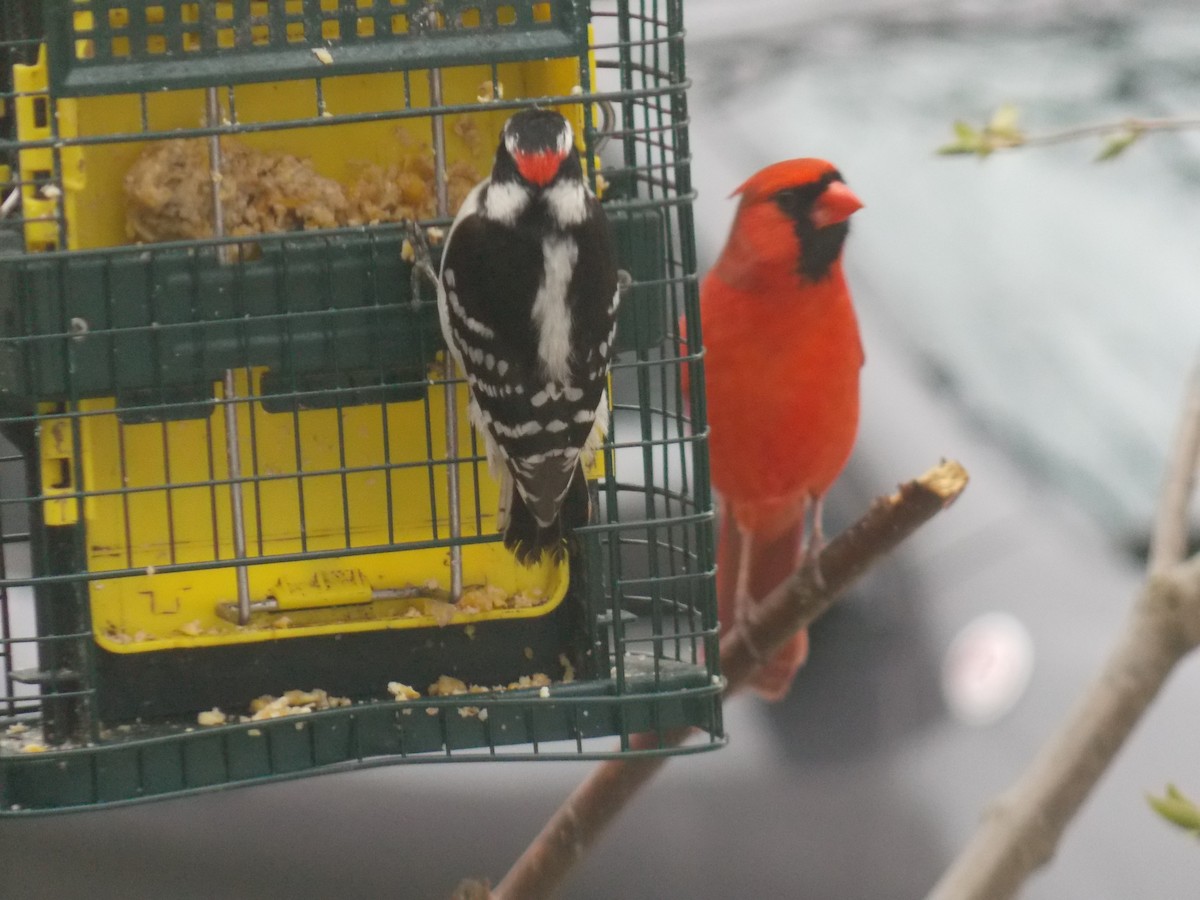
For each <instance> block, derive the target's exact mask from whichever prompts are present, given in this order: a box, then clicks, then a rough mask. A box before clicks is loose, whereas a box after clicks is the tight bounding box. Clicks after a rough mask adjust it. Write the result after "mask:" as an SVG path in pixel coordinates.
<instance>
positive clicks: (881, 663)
mask: <svg viewBox="0 0 1200 900" xmlns="http://www.w3.org/2000/svg"><path fill="white" fill-rule="evenodd" d="M685 14H686V20H687V24H688V41H689V51H688V66H689V71H690V74H691V76H692V78H693V80H694V89H693V91H692V93H691V95H690V103H691V112H692V130H691V146H692V150H693V154H694V169H693V175H694V182H695V184H696V185H697V188H698V190H699V199H698V201H697V205H696V220H697V234H698V241H699V248H700V257H701V262H702V268H706V267H707V264H708V263H709V262H710V261H711V260H712V259H713V258H714V256H715V254H716V252H717V251H718V250H719V249H720V246H721V243H722V242H723V240H724V237H725V234H726V231H727V229H728V226H729V222H730V220H731V218H732V214H733V209H734V203H733V202H732V201H730V200H728V199H727V195H728V194H729V193H730V191H732V190H733V189H734V188H735V187H736V186H737V185H738V184H739V183H740V182H741V181H742V180H743V179H744V178H745V177H747V176H748V175H749V174H750V173H752V172H753V171H754V170H756V169H757V168H759V167H761V166H762V165H765V164H767V163H770V162H773V161H775V160H777V159H782V158H786V157H791V156H823V157H826V158H828V159H831V160H833V161H834V162H835V163H836V164H837V165H838V166H839V168H840V169H841V171H842V173H843V174H844V175H845V177H846V180H847V181H848V182H849V183H850V185H851V186H852V187H853V188H854V190H855V191H856V193H858V194H859V196H860V197H862V198H863V200H864V201H865V202H866V204H867V207H866V209H864V210H863V211H862V212H861V213H860V214H858V215H856V216H855V219H854V228H853V231H852V234H851V238H850V241H849V244H848V249H847V266H848V272H849V278H850V282H851V287H852V289H853V291H854V294H855V298H856V301H857V303H858V307H859V310H860V315H861V320H862V326H863V333H864V343H865V345H866V349H867V360H868V361H867V367H866V369H865V373H864V375H865V381H864V388H863V408H864V412H863V424H862V430H861V434H860V438H859V443H858V446H857V448H856V451H855V456H854V458H853V461H852V464H851V467H850V469H849V470H848V471H847V473H846V475H845V477H844V478H843V480H842V482H841V483H840V484H839V485H838V487H837V488H836V489H835V495H834V496H833V497H831V500H830V506H831V509H830V513H829V518H830V520H831V521H829V522H828V525H829V529H830V531H833V530H836V528H837V526H839V525H841V524H845V523H846V522H848V521H850V520H851V519H852V518H854V517H855V516H856V515H857V514H858V513H859V512H861V510H862V509H863V508H864V507H865V505H866V504H867V503H868V502H869V500H870V498H871V497H872V496H874V495H876V494H878V493H882V492H885V491H887V490H889V489H891V488H892V487H893V486H894V485H895V484H896V483H897V482H899V481H902V480H905V479H907V478H909V477H912V476H914V475H916V474H919V473H920V472H921V471H923V470H924V469H926V468H928V467H929V466H930V465H932V464H934V463H935V462H937V461H938V460H939V459H940V458H942V457H953V458H956V459H958V460H960V461H961V462H962V463H963V464H964V465H966V466H967V468H968V469H969V470H970V472H971V476H972V484H971V486H970V488H969V489H968V491H967V493H966V494H965V495H964V497H963V498H962V500H961V501H960V502H959V503H958V504H957V505H956V506H955V507H954V508H953V509H952V510H951V511H950V512H948V513H947V514H946V515H944V516H942V517H940V518H939V519H938V520H937V521H935V522H934V523H933V524H932V525H931V526H929V527H928V528H926V529H925V530H924V531H923V532H922V533H921V534H919V535H918V536H917V538H916V539H914V540H913V541H911V542H909V544H908V545H906V546H905V548H904V549H903V552H901V553H898V554H897V555H896V556H895V557H893V558H891V559H890V560H888V561H887V562H886V563H885V564H884V565H882V566H880V567H879V568H877V569H876V570H875V571H874V572H873V574H872V575H871V576H870V578H869V579H868V580H867V581H866V582H865V583H864V584H863V585H862V586H861V587H860V588H859V589H858V590H856V591H855V593H854V594H853V596H851V597H849V598H848V599H847V600H846V601H845V602H844V603H843V604H841V605H840V606H839V607H838V608H837V609H836V610H835V611H834V612H833V613H831V614H830V615H829V616H827V617H826V618H825V619H823V620H822V621H821V622H820V623H819V625H818V626H817V628H816V629H815V630H814V637H813V650H812V658H811V662H810V664H809V666H808V667H807V668H806V669H805V670H804V672H803V673H802V674H801V677H800V679H799V681H798V682H797V684H796V687H795V688H794V690H793V693H792V695H791V696H790V697H789V698H788V699H787V700H786V701H784V702H783V703H781V704H778V705H775V706H770V707H768V706H765V705H763V704H761V703H759V702H758V701H757V700H754V699H751V698H741V699H739V700H737V701H735V702H733V703H731V704H730V705H729V707H728V708H727V718H726V724H727V728H728V731H729V733H730V746H729V747H728V748H727V749H724V750H721V751H720V752H717V753H712V754H705V755H701V756H697V757H691V758H683V759H679V760H675V761H673V762H671V763H670V764H669V766H668V767H667V769H666V771H665V773H664V775H663V776H662V777H661V778H660V779H659V781H658V782H657V783H655V784H654V786H653V787H652V788H651V789H650V790H649V791H647V792H646V793H645V794H644V795H643V796H642V797H640V798H639V799H638V801H637V802H636V803H635V805H634V806H633V807H632V808H631V809H630V810H628V811H627V812H626V814H625V815H624V816H623V817H622V818H621V819H619V820H618V822H617V823H616V825H615V827H614V828H613V830H612V832H611V833H610V834H609V835H608V836H607V837H606V838H605V839H604V841H603V842H602V843H601V845H600V846H599V847H598V848H597V850H596V852H595V853H594V854H592V855H591V856H590V857H589V858H588V859H587V860H586V861H585V862H584V863H583V865H582V866H581V867H580V869H579V871H578V873H577V875H576V877H575V878H574V879H573V881H572V882H571V884H570V885H569V887H568V888H567V889H566V891H565V895H566V896H568V897H577V898H588V900H591V898H596V900H599V898H613V897H630V898H642V897H645V898H656V897H675V896H679V897H683V896H688V897H698V898H733V897H784V896H787V897H804V898H876V897H880V898H905V897H920V896H923V895H924V893H925V891H926V890H927V889H928V888H929V887H930V886H931V885H932V884H933V882H934V881H935V880H936V878H937V876H938V875H939V873H940V872H941V870H942V869H943V868H944V867H945V865H946V864H947V863H948V861H949V860H950V859H951V858H952V856H953V855H954V853H955V852H956V851H957V849H958V848H959V847H960V846H961V845H962V844H963V843H964V842H965V840H966V839H967V837H968V836H969V834H970V831H971V829H972V828H973V826H974V823H975V822H976V821H977V819H978V816H979V815H980V813H981V812H982V811H983V809H984V808H985V805H986V803H987V801H988V799H989V798H990V797H991V796H993V795H994V794H995V793H996V792H997V791H999V790H1001V789H1002V788H1004V787H1005V786H1006V785H1007V784H1008V783H1009V782H1011V780H1012V779H1013V778H1014V777H1015V776H1016V775H1017V774H1018V773H1019V772H1020V771H1021V770H1022V769H1023V767H1024V766H1025V764H1026V763H1027V762H1028V760H1029V759H1030V757H1031V755H1032V754H1033V753H1034V751H1035V750H1036V748H1037V747H1039V746H1040V745H1041V743H1042V742H1043V741H1044V739H1045V738H1046V736H1047V735H1048V734H1049V733H1050V732H1051V731H1052V730H1053V729H1054V728H1055V727H1056V726H1057V725H1058V723H1059V722H1060V721H1061V720H1062V718H1063V717H1064V716H1065V715H1066V713H1067V711H1068V710H1069V709H1070V706H1071V703H1072V701H1073V699H1074V697H1075V696H1076V695H1077V693H1078V692H1079V690H1080V689H1081V688H1082V686H1083V685H1084V684H1085V683H1086V682H1087V681H1088V680H1089V679H1090V677H1091V676H1092V675H1093V674H1094V672H1095V671H1096V669H1097V668H1098V666H1099V664H1100V662H1101V660H1102V659H1103V656H1104V654H1105V653H1106V652H1107V650H1108V648H1109V646H1110V645H1111V644H1112V643H1113V640H1114V636H1115V635H1116V633H1117V631H1118V630H1119V628H1120V627H1121V624H1122V621H1123V618H1124V615H1125V612H1126V610H1127V608H1128V606H1129V603H1130V600H1131V598H1132V596H1133V593H1134V592H1135V590H1136V588H1137V585H1138V584H1139V582H1140V578H1141V567H1142V564H1143V558H1142V557H1143V554H1144V550H1145V544H1146V540H1147V535H1148V525H1149V521H1150V516H1151V513H1152V509H1153V505H1154V502H1155V498H1156V495H1157V492H1158V487H1159V480H1160V477H1161V472H1162V463H1163V456H1164V453H1165V450H1166V448H1167V446H1168V445H1169V443H1170V440H1171V437H1172V435H1173V432H1174V428H1175V416H1176V413H1177V409H1178V407H1179V404H1180V402H1181V398H1182V385H1183V381H1184V378H1185V376H1186V374H1187V370H1188V367H1189V365H1190V364H1191V362H1192V360H1193V358H1194V357H1195V355H1196V351H1197V345H1198V343H1200V341H1198V339H1197V336H1198V335H1200V302H1198V299H1197V298H1198V295H1200V253H1197V241H1198V240H1200V238H1198V235H1200V202H1198V200H1200V133H1187V132H1183V133H1179V134H1163V135H1155V136H1150V137H1147V138H1146V139H1145V140H1144V141H1143V142H1142V143H1140V144H1138V145H1137V146H1135V147H1134V148H1133V149H1131V150H1130V151H1129V152H1128V153H1127V154H1126V155H1124V156H1122V157H1121V158H1120V159H1118V160H1116V161H1114V162H1111V163H1106V164H1103V165H1092V164H1091V162H1090V160H1091V159H1092V158H1093V157H1094V156H1095V154H1096V153H1097V152H1098V150H1099V145H1098V144H1096V143H1087V142H1081V143H1070V144H1065V145H1062V146H1058V147H1052V148H1039V149H1028V150H1024V151H1019V152H1014V153H1006V154H999V155H996V156H993V157H992V158H990V159H988V160H986V161H983V162H980V161H978V160H974V159H970V158H942V157H938V156H936V155H935V154H934V150H935V149H936V148H937V147H938V146H939V145H940V144H942V143H945V142H946V141H948V140H949V139H950V135H951V123H952V121H953V120H954V119H956V118H963V119H967V120H969V121H973V122H976V123H980V124H981V123H982V122H983V121H985V120H986V119H987V118H988V117H989V116H990V114H991V112H992V111H993V110H994V109H995V108H996V107H997V106H999V105H1000V104H1002V103H1013V104H1016V105H1017V106H1018V107H1019V108H1020V110H1021V114H1022V123H1023V125H1024V126H1025V127H1027V128H1028V129H1029V130H1031V131H1047V130H1053V129H1056V128H1059V127H1064V126H1068V125H1075V124H1082V123H1089V122H1095V121H1106V120H1112V119H1118V118H1121V117H1124V116H1129V115H1137V116H1171V115H1180V116H1183V115H1195V114H1197V113H1200V61H1198V58H1197V56H1196V52H1195V48H1196V47H1197V46H1200V13H1198V12H1197V10H1196V8H1195V4H1194V3H1192V2H1184V0H1180V2H1170V0H1139V2H1136V3H1134V2H1115V0H1108V2H1105V0H1099V2H1088V3H1083V2H1055V0H1021V2H1011V3H999V2H993V0H976V2H964V3H948V2H913V0H907V2H905V0H852V2H851V0H847V2H843V3H840V4H831V3H818V2H816V0H805V2H800V0H741V2H739V3H736V4H732V3H728V2H725V0H687V2H686V9H685ZM964 633H965V635H966V637H963V635H964ZM956 638H958V640H956ZM1198 689H1200V666H1198V665H1197V664H1196V662H1195V661H1193V662H1190V663H1188V664H1186V665H1185V666H1183V667H1182V668H1181V670H1180V671H1179V672H1178V673H1177V674H1176V676H1175V678H1174V679H1173V680H1172V681H1171V682H1170V684H1169V685H1168V688H1167V690H1166V691H1165V692H1164V694H1163V696H1162V697H1161V698H1160V700H1159V702H1158V703H1157V704H1156V705H1155V707H1154V708H1153V710H1152V712H1151V714H1150V716H1149V718H1148V720H1147V721H1146V722H1145V723H1143V725H1142V726H1141V727H1140V728H1139V730H1138V731H1137V732H1136V734H1135V735H1134V737H1133V739H1132V741H1131V743H1130V745H1129V746H1128V747H1127V748H1126V749H1125V751H1124V752H1123V753H1122V755H1121V756H1120V757H1119V759H1118V761H1117V764H1116V766H1115V767H1114V768H1113V769H1112V770H1111V771H1110V772H1109V773H1108V775H1107V776H1106V777H1105V779H1104V781H1103V782H1102V783H1101V786H1100V789H1099V790H1098V792H1097V793H1096V794H1095V795H1094V796H1093V797H1092V798H1091V799H1090V800H1089V801H1088V803H1087V804H1086V805H1085V807H1084V809H1083V811H1082V813H1081V815H1080V817H1079V819H1078V820H1077V822H1076V824H1075V825H1074V827H1073V828H1072V829H1071V831H1070V832H1069V833H1068V835H1067V838H1066V840H1065V842H1064V844H1063V846H1062V847H1061V850H1060V852H1059V854H1058V856H1057V857H1056V858H1055V860H1054V861H1053V862H1052V863H1051V864H1050V865H1049V866H1048V867H1047V869H1046V870H1045V871H1044V872H1042V873H1041V874H1039V875H1038V876H1036V878H1035V879H1034V880H1033V881H1032V882H1031V883H1030V885H1029V888H1028V890H1027V892H1026V893H1025V895H1024V896H1026V897H1030V898H1045V900H1049V898H1089V900H1103V898H1114V900H1115V898H1128V897H1132V896H1145V897H1156V898H1185V897H1194V896H1195V885H1196V883H1197V872H1198V871H1200V849H1198V848H1197V847H1196V846H1195V845H1194V842H1191V841H1189V840H1187V839H1186V838H1184V837H1183V836H1181V835H1180V834H1178V833H1176V832H1175V831H1173V830H1172V829H1171V828H1170V827H1169V826H1167V825H1166V824H1165V823H1163V822H1162V821H1161V820H1159V819H1158V818H1157V817H1156V816H1155V815H1154V814H1153V813H1151V812H1150V810H1149V809H1148V807H1147V806H1146V803H1145V799H1144V798H1145V793H1146V792H1147V791H1160V790H1161V789H1162V787H1163V785H1164V784H1165V783H1166V782H1167V781H1175V782H1177V783H1178V784H1180V786H1181V787H1182V788H1183V789H1184V790H1185V792H1189V793H1191V794H1192V795H1193V796H1196V795H1200V775H1198V774H1197V772H1196V769H1195V766H1194V760H1195V759H1196V758H1198V757H1200V726H1198V723H1197V719H1196V715H1195V702H1194V698H1195V697H1196V695H1197V691H1198ZM587 770H588V766H587V765H586V764H575V763H562V764H546V763H542V764H512V763H510V764H495V765H493V764H486V765H485V764H469V765H440V766H421V765H409V766H399V767H393V768H389V769H379V770H368V771H361V772H357V773H350V774H340V775H328V776H322V777H318V778H309V779H305V780H301V781H297V782H294V783H287V784H277V785H270V786H263V787H256V788H244V789H239V790H235V791H229V792H223V793H214V794H209V795H204V796H199V797H194V798H190V799H186V800H174V801H166V802H160V803H154V804H149V805H145V806H137V807H130V808H127V809H117V810H112V811H107V812H103V813H75V814H70V815H65V816H58V817H49V818H40V819H36V820H31V821H19V822H12V821H3V822H0V869H2V870H3V871H4V873H5V874H4V876H3V880H4V885H5V888H6V893H7V895H9V896H13V897H18V896H19V897H23V898H37V897H47V898H74V897H85V896H86V897H93V898H107V897H122V898H133V897H151V896H163V897H173V898H243V897H245V898H250V897H254V898H276V897H287V898H325V897H330V896H343V897H364V898H368V897H369V898H374V897H383V896H394V897H421V898H423V897H442V896H446V895H448V893H449V892H450V890H451V889H452V888H453V886H454V885H455V884H456V883H457V881H458V880H459V879H460V878H462V877H464V876H467V875H480V876H490V877H492V878H493V879H498V878H499V877H500V876H501V875H502V874H503V873H504V871H505V870H506V869H507V867H508V865H509V863H511V861H512V860H513V859H514V858H515V857H516V855H517V854H519V852H520V851H521V850H522V849H523V848H524V846H525V845H526V843H527V842H528V840H529V839H530V838H531V837H532V836H533V835H534V833H535V832H536V830H537V829H538V828H539V827H540V826H541V824H542V823H543V822H544V820H545V818H546V817H547V816H548V815H549V814H550V813H551V812H552V810H553V809H554V808H555V807H556V806H557V804H558V803H559V802H560V801H561V800H562V799H563V797H565V795H566V793H567V792H568V791H569V790H570V788H571V787H572V786H573V785H574V784H575V783H577V782H578V781H579V779H580V778H581V777H582V776H583V775H584V774H585V773H586V772H587Z"/></svg>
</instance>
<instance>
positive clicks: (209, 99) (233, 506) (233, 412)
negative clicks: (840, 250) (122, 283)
mask: <svg viewBox="0 0 1200 900" xmlns="http://www.w3.org/2000/svg"><path fill="white" fill-rule="evenodd" d="M204 99H205V114H206V118H207V119H208V126H209V127H210V128H215V127H216V126H217V125H219V124H220V123H221V102H220V100H219V99H218V98H217V89H216V88H215V87H210V88H208V89H207V90H206V91H205V98H204ZM208 165H209V174H210V176H211V179H212V212H213V237H217V238H221V237H224V236H225V211H224V209H223V208H222V206H221V138H220V137H219V136H218V135H216V134H214V135H211V136H210V137H209V139H208ZM217 253H218V257H219V259H220V260H221V261H222V262H225V261H226V254H225V247H219V248H218V249H217ZM224 390H225V459H226V462H227V464H228V466H229V509H230V516H231V517H232V519H233V555H234V558H235V559H237V560H239V561H241V562H240V564H239V565H238V566H237V569H236V571H237V609H238V624H239V625H248V624H249V623H250V612H251V604H250V571H249V569H247V568H246V565H245V562H244V560H245V559H246V510H245V506H244V502H243V496H242V482H241V477H242V452H241V447H240V444H239V440H240V434H239V430H238V417H237V384H236V382H235V380H234V371H233V369H226V370H225V376H224Z"/></svg>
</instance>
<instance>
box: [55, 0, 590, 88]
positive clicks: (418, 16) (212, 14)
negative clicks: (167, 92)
mask: <svg viewBox="0 0 1200 900" xmlns="http://www.w3.org/2000/svg"><path fill="white" fill-rule="evenodd" d="M46 13H47V32H46V37H47V41H48V42H49V47H50V50H51V59H52V60H53V62H52V65H51V69H50V72H51V76H50V77H51V88H52V90H54V91H55V92H56V93H57V94H58V95H61V96H70V95H82V94H112V93H124V92H131V91H144V90H156V89H162V88H163V87H172V88H182V87H202V86H210V85H224V84H229V83H230V82H231V81H233V82H248V81H277V80H283V79H288V78H305V77H308V78H312V77H317V76H318V74H319V76H320V77H326V78H328V77H331V76H334V75H344V74H348V73H355V72H373V71H379V70H380V69H381V68H394V67H396V66H397V65H398V64H401V65H404V66H408V67H410V68H425V67H428V66H453V65H463V64H467V63H473V62H477V61H478V60H479V59H480V58H481V57H484V58H486V59H487V60H488V61H489V62H507V61H511V60H516V59H539V58H549V57H557V56H570V55H577V54H579V53H581V52H583V50H584V48H585V46H586V42H587V30H586V29H587V11H586V6H585V5H584V4H582V3H577V2H573V0H557V2H553V3H547V2H545V0H502V2H497V0H439V2H438V3H436V4H429V5H424V4H421V3H417V2H413V3H409V2H408V0H350V2H346V0H155V2H153V3H146V2H141V0H75V2H73V3H50V4H48V5H47V7H46ZM315 48H324V50H325V52H324V53H321V54H320V55H317V54H314V52H313V50H314V49H315Z"/></svg>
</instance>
